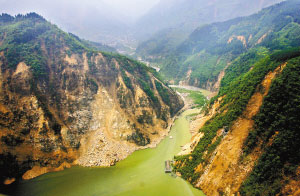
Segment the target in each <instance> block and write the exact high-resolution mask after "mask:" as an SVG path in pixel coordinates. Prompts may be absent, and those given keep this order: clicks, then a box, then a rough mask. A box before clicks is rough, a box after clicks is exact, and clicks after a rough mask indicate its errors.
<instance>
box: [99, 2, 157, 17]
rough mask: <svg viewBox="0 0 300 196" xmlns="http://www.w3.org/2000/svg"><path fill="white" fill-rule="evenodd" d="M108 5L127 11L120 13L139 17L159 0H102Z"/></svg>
mask: <svg viewBox="0 0 300 196" xmlns="http://www.w3.org/2000/svg"><path fill="white" fill-rule="evenodd" d="M103 1H104V2H105V3H107V4H108V5H110V6H112V7H113V8H115V9H116V10H120V11H122V12H123V11H125V10H127V11H128V12H126V13H124V12H123V13H122V14H128V15H130V16H132V17H134V18H136V17H139V16H141V15H143V14H144V13H146V12H147V11H148V10H149V9H150V8H152V7H153V6H154V5H155V4H157V3H158V2H159V1H160V0H103Z"/></svg>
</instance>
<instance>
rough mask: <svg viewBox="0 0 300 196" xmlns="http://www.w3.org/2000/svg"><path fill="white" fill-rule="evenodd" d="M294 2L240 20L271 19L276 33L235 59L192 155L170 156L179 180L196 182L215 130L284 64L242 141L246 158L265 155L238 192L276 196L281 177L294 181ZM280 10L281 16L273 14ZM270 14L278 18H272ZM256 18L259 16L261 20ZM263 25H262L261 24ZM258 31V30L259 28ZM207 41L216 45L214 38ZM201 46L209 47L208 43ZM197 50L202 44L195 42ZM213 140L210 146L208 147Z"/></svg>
mask: <svg viewBox="0 0 300 196" xmlns="http://www.w3.org/2000/svg"><path fill="white" fill-rule="evenodd" d="M299 4H300V2H298V1H294V0H291V1H287V2H285V3H281V4H279V5H276V6H273V7H271V8H267V9H265V10H264V11H263V12H261V13H259V14H257V15H254V16H251V17H248V18H244V19H242V20H244V21H248V22H249V21H251V20H253V19H255V20H258V21H259V19H261V20H262V21H263V22H266V23H267V21H272V20H273V19H274V18H276V22H275V21H273V22H274V25H273V27H274V28H275V29H277V32H273V33H271V35H270V36H272V39H267V38H266V39H265V40H263V41H262V42H261V44H256V43H257V42H256V41H254V42H253V44H254V47H252V48H251V49H249V50H246V51H245V52H243V53H242V54H240V55H238V56H237V57H236V58H235V59H234V60H233V61H232V63H231V65H230V66H229V67H228V68H227V70H226V75H225V77H224V78H223V80H222V82H221V87H220V91H219V94H218V96H216V97H214V98H213V99H212V100H211V101H210V105H211V104H213V103H214V102H215V101H216V100H217V98H219V97H223V99H222V101H221V105H220V108H219V112H218V113H216V115H215V116H214V117H213V118H212V119H211V120H209V121H208V122H207V123H206V124H205V126H204V127H203V128H201V129H200V130H199V131H200V132H203V133H204V137H203V138H202V139H201V140H200V142H199V143H198V145H197V146H196V148H195V149H194V151H193V152H192V153H191V154H190V155H186V156H179V157H175V159H176V160H177V163H176V164H175V170H176V171H178V172H180V173H181V174H182V177H183V178H184V179H186V180H189V181H190V182H192V183H195V182H196V181H197V180H198V179H199V177H200V175H201V174H202V173H196V172H195V169H196V167H197V166H198V165H199V164H200V163H201V164H202V166H203V167H204V166H205V165H206V164H208V160H209V157H210V156H211V155H212V153H213V151H214V150H215V148H216V147H217V145H218V144H219V143H220V141H221V139H222V137H223V136H219V137H216V136H217V131H218V130H219V129H222V128H226V127H228V128H230V127H231V126H232V124H233V122H234V121H235V120H236V119H237V118H238V117H239V116H241V115H242V113H243V111H244V110H245V107H246V105H247V104H248V101H249V99H250V98H251V96H252V95H253V94H254V93H255V91H263V90H264V89H261V88H260V85H259V84H260V83H261V81H262V80H263V78H264V77H265V75H266V74H267V73H268V72H269V71H272V70H274V69H275V68H276V67H278V66H279V65H281V64H282V63H284V62H286V61H288V66H287V67H286V68H285V70H284V72H283V73H282V75H281V76H280V77H278V79H276V80H275V81H274V82H273V84H272V87H271V89H270V93H269V95H268V96H267V97H266V98H265V101H264V103H263V106H262V108H261V110H260V113H259V114H258V115H257V116H256V117H255V123H256V127H255V130H254V131H252V132H251V133H250V135H249V137H248V139H247V141H246V143H245V148H244V150H245V155H247V154H248V153H250V152H251V151H252V150H253V148H254V147H256V146H258V145H261V148H262V150H263V152H264V153H263V155H262V156H261V158H260V159H259V161H258V163H257V165H256V166H255V168H254V171H253V172H252V173H251V175H250V176H249V177H248V179H247V180H246V181H245V182H244V184H243V186H242V188H241V193H242V194H243V195H275V194H277V193H278V192H279V191H280V190H281V188H282V187H283V185H284V184H285V183H286V182H287V181H286V178H287V179H289V178H293V177H294V175H295V169H296V168H297V167H298V165H299V163H300V162H299V160H300V157H299V152H298V149H299V144H300V141H299V140H298V137H299V119H298V114H299V107H298V105H299V100H300V99H299V89H300V88H299V84H300V81H299V57H298V56H300V52H299V51H300V50H299V47H298V46H299V44H300V42H299V41H297V40H298V37H299V34H297V33H296V34H294V33H295V32H298V30H299V29H300V25H299V24H298V23H296V22H295V21H299V18H300V15H299V12H298V8H295V7H296V6H299ZM279 10H281V12H280V13H279V14H278V13H277V11H278V12H279ZM274 14H275V15H276V16H277V17H274ZM277 14H278V15H277ZM261 15H263V16H264V17H260V16H261ZM287 15H288V16H290V17H294V19H293V22H292V23H286V20H285V19H286V18H287V17H286V16H287ZM290 17H289V18H290ZM237 20H240V19H237ZM263 22H261V25H263V24H264V23H263ZM226 23H228V22H225V23H220V24H218V26H222V25H223V26H226ZM245 24H246V23H245ZM250 24H251V23H250ZM250 24H249V26H248V27H245V26H239V25H236V26H234V27H231V28H230V30H232V29H239V30H240V31H243V30H244V31H245V32H248V30H249V28H250V29H251V28H254V27H252V26H251V25H250ZM258 24H259V22H258ZM267 24H268V23H267ZM279 24H280V28H279V27H278V25H279ZM262 27H263V26H261V28H262ZM264 27H267V25H265V26H264ZM277 27H278V28H277ZM257 31H260V28H258V29H257ZM290 34H291V35H293V36H290ZM258 37H259V36H258ZM291 40H292V41H291ZM212 42H217V40H214V41H212ZM275 43H276V44H275ZM206 44H208V45H209V44H210V43H209V41H208V43H206ZM212 45H213V44H212ZM197 47H202V46H201V44H200V45H198V46H197ZM295 57H298V58H295ZM290 59H292V60H290ZM225 111H226V112H225ZM213 139H214V141H215V142H214V143H212V141H213Z"/></svg>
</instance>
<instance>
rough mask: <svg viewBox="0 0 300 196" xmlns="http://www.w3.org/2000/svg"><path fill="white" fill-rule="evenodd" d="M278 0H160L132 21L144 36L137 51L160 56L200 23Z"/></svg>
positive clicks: (227, 16) (243, 14)
mask: <svg viewBox="0 0 300 196" xmlns="http://www.w3.org/2000/svg"><path fill="white" fill-rule="evenodd" d="M281 1H282V0H253V1H247V0H229V1H228V0H227V1H223V0H214V1H207V0H161V1H160V3H159V4H158V5H157V6H155V7H153V8H152V9H151V10H150V11H149V13H148V14H146V15H145V16H144V17H142V18H141V19H140V20H139V21H138V23H137V25H136V26H137V28H138V29H139V31H137V32H138V33H137V34H136V35H135V36H136V37H139V36H140V37H141V38H140V39H141V40H143V39H146V41H143V42H142V43H141V44H140V45H139V47H138V49H137V53H138V54H139V55H142V56H146V57H147V56H161V55H163V54H165V52H166V51H169V50H170V49H172V47H176V46H177V45H178V44H180V42H181V41H183V39H185V38H187V37H188V35H189V34H190V33H191V32H192V31H193V30H194V29H196V28H197V27H199V26H201V25H204V24H209V23H212V22H218V21H225V20H229V19H232V18H236V17H239V16H247V15H250V14H253V13H255V12H257V11H259V10H261V9H262V8H264V7H267V6H270V5H272V4H275V3H278V2H281ZM149 37H150V38H149Z"/></svg>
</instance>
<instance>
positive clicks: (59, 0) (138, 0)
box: [0, 0, 160, 20]
mask: <svg viewBox="0 0 300 196" xmlns="http://www.w3.org/2000/svg"><path fill="white" fill-rule="evenodd" d="M159 1H160V0H0V5H1V6H0V13H2V12H7V13H10V14H17V13H19V12H22V13H24V12H28V11H35V12H40V11H42V12H44V10H47V9H53V8H55V7H57V6H60V7H62V6H69V5H72V6H76V5H77V6H78V7H80V6H82V7H85V6H87V5H92V6H93V7H95V8H100V10H103V9H102V8H103V2H104V3H105V4H107V5H108V7H107V8H105V9H106V11H107V10H116V12H114V13H115V14H116V15H118V14H119V15H120V16H121V17H122V16H128V17H130V18H131V19H133V20H134V19H137V18H138V17H140V16H142V15H143V14H145V13H146V12H147V11H148V10H149V9H150V8H152V7H153V6H154V5H155V4H157V3H158V2H159ZM104 7H105V6H104ZM111 8H112V9H111ZM41 14H43V13H41ZM46 15H47V13H46ZM116 17H118V16H116Z"/></svg>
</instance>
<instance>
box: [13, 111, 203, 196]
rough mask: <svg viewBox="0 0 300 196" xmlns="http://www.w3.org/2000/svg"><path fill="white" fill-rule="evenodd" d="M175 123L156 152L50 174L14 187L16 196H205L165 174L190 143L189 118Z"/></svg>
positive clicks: (142, 152) (139, 153)
mask: <svg viewBox="0 0 300 196" xmlns="http://www.w3.org/2000/svg"><path fill="white" fill-rule="evenodd" d="M196 111H197V110H188V111H185V112H184V113H183V114H181V116H179V118H178V119H177V120H176V121H175V125H174V126H173V127H172V130H171V132H170V135H171V136H173V139H170V138H169V137H167V138H165V139H164V140H163V141H162V142H161V143H160V144H159V145H158V146H157V147H156V148H153V149H146V150H140V151H136V152H134V153H133V154H132V155H131V156H129V157H128V158H127V159H125V160H123V161H121V162H119V163H117V165H116V166H114V167H109V168H83V167H72V168H71V169H66V170H64V171H61V172H54V173H48V174H45V175H43V176H40V177H38V178H35V179H33V180H30V181H25V182H21V183H20V184H19V185H18V186H17V187H15V192H16V193H15V195H18V196H19V195H20V196H23V195H26V196H27V195H28V196H203V195H204V194H203V193H202V192H201V191H200V190H198V189H195V188H193V187H192V186H191V185H190V184H189V183H188V182H186V181H184V180H183V179H181V178H179V177H176V178H175V177H172V176H171V175H169V174H165V173H164V162H165V160H170V159H172V158H173V156H174V155H176V154H177V153H178V152H179V151H180V146H181V145H184V144H186V143H187V142H189V140H190V137H191V135H190V133H189V122H188V120H187V119H186V118H187V116H188V115H189V114H192V113H195V112H196Z"/></svg>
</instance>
